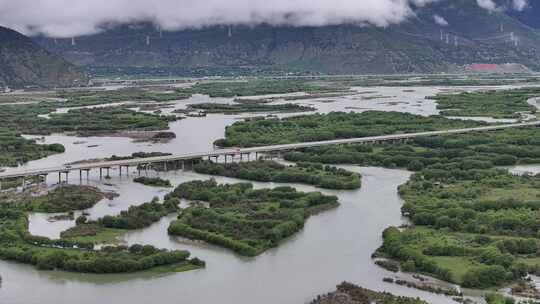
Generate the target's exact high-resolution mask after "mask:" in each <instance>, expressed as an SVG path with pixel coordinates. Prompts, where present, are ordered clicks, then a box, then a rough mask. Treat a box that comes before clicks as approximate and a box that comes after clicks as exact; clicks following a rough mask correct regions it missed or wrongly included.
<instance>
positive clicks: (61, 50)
mask: <svg viewBox="0 0 540 304" xmlns="http://www.w3.org/2000/svg"><path fill="white" fill-rule="evenodd" d="M496 5H497V8H496V9H494V10H488V9H485V8H483V7H481V6H479V5H478V4H477V3H476V2H475V1H469V0H452V1H450V0H441V1H436V2H433V3H428V4H426V5H419V6H415V7H414V16H412V17H409V18H407V19H406V20H404V21H402V22H400V23H397V24H392V25H388V26H386V27H380V26H374V25H362V26H359V25H357V24H343V25H326V26H287V25H282V26H276V25H270V24H262V25H257V26H247V25H231V26H227V25H223V26H210V27H204V28H202V29H186V30H180V31H165V30H162V29H161V30H160V29H159V28H156V27H155V26H153V25H152V24H150V23H137V24H129V25H121V26H115V27H112V28H111V29H109V30H105V31H104V32H101V33H98V34H94V35H87V36H82V37H76V38H75V39H74V40H72V39H53V38H48V37H44V36H40V37H36V38H35V40H36V41H37V42H39V43H40V44H41V45H43V46H44V47H46V48H47V49H49V50H50V51H52V52H55V53H57V54H60V55H62V56H64V57H65V58H66V59H67V60H68V61H70V62H73V63H74V64H76V65H80V66H101V67H164V68H165V67H168V68H170V67H182V68H193V69H196V68H227V67H245V68H256V67H257V68H261V67H266V68H269V69H277V70H290V71H303V72H305V71H308V72H322V73H412V72H442V71H453V70H456V69H457V68H459V66H462V65H466V64H470V63H520V64H524V65H526V66H528V67H530V68H532V69H538V68H539V67H540V53H539V50H540V35H539V33H538V31H537V29H535V28H534V26H535V21H534V18H532V17H531V18H529V17H528V16H533V15H534V14H536V15H537V16H538V15H539V14H540V8H539V7H538V5H534V4H527V5H528V6H530V7H528V9H527V10H523V11H521V12H519V11H517V10H514V9H510V8H509V7H508V6H509V5H513V1H508V0H502V1H499V2H497V3H496ZM504 7H507V9H503V8H504Z"/></svg>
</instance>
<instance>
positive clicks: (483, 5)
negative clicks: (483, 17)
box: [476, 0, 497, 11]
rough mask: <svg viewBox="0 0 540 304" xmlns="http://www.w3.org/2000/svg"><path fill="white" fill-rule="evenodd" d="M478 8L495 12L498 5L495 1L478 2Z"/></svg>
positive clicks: (484, 0) (482, 0)
mask: <svg viewBox="0 0 540 304" xmlns="http://www.w3.org/2000/svg"><path fill="white" fill-rule="evenodd" d="M476 3H478V6H480V7H481V8H484V9H487V10H488V11H494V10H496V9H497V4H495V2H493V0H476Z"/></svg>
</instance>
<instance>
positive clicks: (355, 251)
mask: <svg viewBox="0 0 540 304" xmlns="http://www.w3.org/2000/svg"><path fill="white" fill-rule="evenodd" d="M460 89H462V88H460ZM355 90H356V92H357V93H356V94H354V95H351V96H343V97H334V98H330V99H332V100H333V102H328V100H327V99H329V98H324V100H323V99H319V100H301V101H298V103H301V104H310V105H313V106H315V107H316V108H317V111H318V112H322V113H327V112H330V111H358V112H361V111H366V110H384V111H402V112H410V113H415V114H421V115H432V114H436V113H438V112H437V110H436V105H435V103H434V102H433V101H432V100H429V99H425V97H426V96H430V95H434V94H436V93H438V92H442V91H445V90H449V88H435V87H406V88H396V87H392V88H355ZM367 91H369V92H367ZM366 92H367V93H366ZM366 96H367V97H368V98H366ZM208 101H210V102H230V101H231V99H215V98H209V97H207V96H203V95H195V96H193V97H192V98H190V99H188V100H182V101H178V102H176V103H174V108H182V107H185V106H186V105H187V104H189V103H194V102H208ZM174 108H171V109H165V111H164V112H166V111H172V110H173V109H174ZM253 115H258V114H256V113H255V114H254V113H252V114H243V115H208V116H207V117H205V118H187V119H183V120H180V121H177V122H174V123H171V124H170V130H171V131H173V132H175V133H176V134H177V138H176V139H174V140H172V141H171V142H169V143H161V144H149V143H135V142H132V141H131V140H130V139H127V138H112V137H88V138H80V137H72V136H66V135H62V134H54V135H51V136H46V137H45V138H44V141H43V142H45V143H57V142H58V143H62V144H64V145H65V147H66V152H65V153H63V154H58V155H53V156H50V157H47V158H44V159H41V160H36V161H32V162H29V163H28V164H26V165H25V167H27V168H36V167H49V166H54V165H58V164H61V163H67V162H72V161H78V160H83V159H90V158H99V157H108V156H110V155H112V154H116V155H129V154H131V153H132V152H137V151H146V152H151V151H160V152H170V153H187V152H200V151H207V150H210V149H212V142H213V141H214V140H216V139H218V138H221V137H223V135H224V128H225V127H226V126H227V125H230V124H232V123H233V122H234V121H236V120H238V119H241V118H244V117H249V116H253ZM279 115H280V116H284V115H287V114H279ZM289 115H290V114H289ZM293 115H298V114H293ZM81 141H82V142H84V143H81ZM91 145H98V146H97V147H94V148H88V146H91ZM346 168H347V169H349V170H354V171H357V172H360V173H362V175H363V180H362V188H361V189H359V190H355V191H323V192H325V193H328V194H334V195H337V196H338V197H339V201H340V203H341V206H340V207H338V208H336V209H334V210H330V211H328V212H324V213H322V214H320V215H317V216H313V217H312V218H310V219H309V220H308V221H307V223H306V226H305V228H304V229H303V230H302V231H301V232H300V233H298V234H296V235H295V236H293V237H291V238H290V239H288V240H287V241H285V242H284V243H283V244H281V245H280V246H279V247H278V248H274V249H272V250H269V251H267V252H265V253H264V254H262V255H260V256H258V257H256V258H245V257H240V256H238V255H235V254H233V253H231V252H230V251H228V250H225V249H221V248H218V247H215V246H211V245H204V244H192V243H189V242H183V241H181V240H179V239H177V238H173V237H169V236H168V235H167V233H166V230H167V227H168V223H169V222H170V221H171V220H172V219H173V218H174V217H173V216H172V217H171V216H170V217H167V218H164V219H162V220H161V221H160V222H158V223H156V224H154V225H152V226H151V227H149V228H146V229H143V230H139V231H133V232H130V233H128V234H126V235H125V236H124V242H125V243H126V244H134V243H144V244H152V245H155V246H157V247H162V248H170V249H187V250H189V251H191V252H192V254H193V255H194V256H197V257H199V258H201V259H203V260H205V261H206V262H207V268H206V269H202V270H196V271H190V272H185V273H173V274H159V275H157V274H153V273H151V272H143V273H135V274H125V275H90V274H76V273H65V272H50V271H37V270H36V269H35V268H33V267H31V266H27V265H21V264H16V263H9V262H4V261H0V275H1V276H2V278H3V280H2V286H1V288H0V303H2V304H33V303H39V304H63V303H66V304H67V303H134V304H137V303H141V304H142V303H149V302H151V301H161V302H165V303H190V304H197V303H235V304H241V303H246V304H248V303H249V304H251V303H260V304H264V303H284V304H287V303H290V304H293V303H295V304H298V303H306V302H308V301H309V300H311V299H313V298H314V297H315V296H316V295H317V294H320V293H324V292H328V291H331V290H333V289H334V288H335V285H336V284H338V283H340V282H342V281H344V280H347V281H350V282H353V283H356V284H359V285H361V286H364V287H367V288H371V289H375V290H380V291H383V290H386V291H390V292H393V293H395V294H399V295H405V296H415V297H416V296H420V297H422V298H423V299H425V300H428V302H429V303H436V304H438V303H441V304H442V303H453V301H452V300H451V299H450V298H447V297H443V296H437V295H434V294H430V293H426V292H421V291H418V290H414V289H408V288H406V287H401V286H398V285H392V284H387V283H383V282H382V278H383V277H387V276H392V275H393V274H392V273H390V272H388V271H386V270H384V269H382V268H380V267H378V266H376V265H374V263H373V261H372V260H371V254H372V253H373V252H374V250H375V249H376V248H377V247H378V246H380V244H381V242H382V240H381V233H382V231H383V230H384V229H385V228H387V227H388V226H392V225H396V226H398V225H400V224H402V223H403V221H404V219H402V217H401V213H400V206H401V204H402V201H401V199H400V198H399V196H398V194H397V187H398V186H399V185H400V184H403V183H405V182H406V181H407V180H408V178H409V176H410V173H409V172H406V171H402V170H389V169H381V168H360V167H357V166H346ZM131 174H132V176H133V172H132V173H131ZM75 175H76V174H72V175H71V176H70V178H71V179H70V181H71V182H73V183H78V182H79V181H78V176H75ZM160 175H161V176H162V177H165V178H167V179H170V180H171V181H172V182H173V184H175V185H177V184H179V183H182V182H185V181H189V180H193V179H204V178H208V176H203V175H199V174H196V173H193V172H174V173H173V172H169V173H161V174H160ZM111 176H112V179H111V180H107V181H99V180H98V179H97V174H96V173H95V172H94V173H92V175H91V179H90V181H88V182H87V183H89V184H91V185H95V186H98V187H99V188H101V189H103V190H106V191H115V192H117V193H118V194H120V196H119V197H116V198H114V199H112V200H108V199H104V200H103V201H101V202H99V203H98V204H97V205H96V206H94V207H93V208H91V209H89V210H87V211H88V212H89V213H90V217H91V218H94V219H95V218H98V217H101V216H103V215H106V214H117V213H119V212H120V211H122V210H126V209H127V208H129V206H131V205H138V204H142V203H144V202H146V201H149V200H151V199H152V197H154V196H158V197H163V196H164V195H165V194H166V193H167V191H168V190H166V189H161V188H152V187H147V186H144V185H140V184H136V183H133V182H132V181H131V179H130V178H128V177H126V176H125V175H124V177H122V178H120V177H119V176H118V174H117V173H116V172H114V171H112V172H111ZM216 179H217V180H218V181H220V182H236V181H238V180H234V179H229V178H223V177H217V178H216ZM47 182H48V183H49V184H53V183H55V182H56V180H55V177H54V176H50V177H49V178H48V180H47ZM104 182H106V183H107V184H105V183H104ZM254 184H255V186H256V187H274V186H275V184H272V183H254ZM293 186H295V187H296V188H298V189H300V190H304V191H312V190H318V189H315V188H314V187H310V186H305V185H293ZM49 216H50V215H44V214H33V215H31V216H30V231H31V232H32V233H33V234H36V235H45V236H49V237H58V235H59V233H60V232H61V231H62V230H64V229H67V228H69V227H71V226H73V225H74V223H73V221H69V220H68V221H57V222H53V223H51V222H49V221H47V218H48V217H49Z"/></svg>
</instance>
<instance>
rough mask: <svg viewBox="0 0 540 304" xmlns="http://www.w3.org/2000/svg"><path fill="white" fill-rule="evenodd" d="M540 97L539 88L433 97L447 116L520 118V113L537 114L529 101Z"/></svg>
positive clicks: (438, 107) (442, 112) (442, 113)
mask: <svg viewBox="0 0 540 304" xmlns="http://www.w3.org/2000/svg"><path fill="white" fill-rule="evenodd" d="M538 96H540V89H539V88H521V89H513V90H492V91H479V92H465V93H460V94H439V95H437V96H434V97H431V98H432V99H435V100H436V101H437V109H439V110H441V115H445V116H487V117H495V118H519V116H520V115H519V112H531V113H536V107H535V106H533V105H531V104H529V103H527V100H528V99H530V98H533V97H538Z"/></svg>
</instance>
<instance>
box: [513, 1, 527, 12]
mask: <svg viewBox="0 0 540 304" xmlns="http://www.w3.org/2000/svg"><path fill="white" fill-rule="evenodd" d="M512 5H513V7H514V9H515V10H517V11H522V10H524V9H525V8H527V5H529V2H528V1H527V0H513V2H512Z"/></svg>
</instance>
